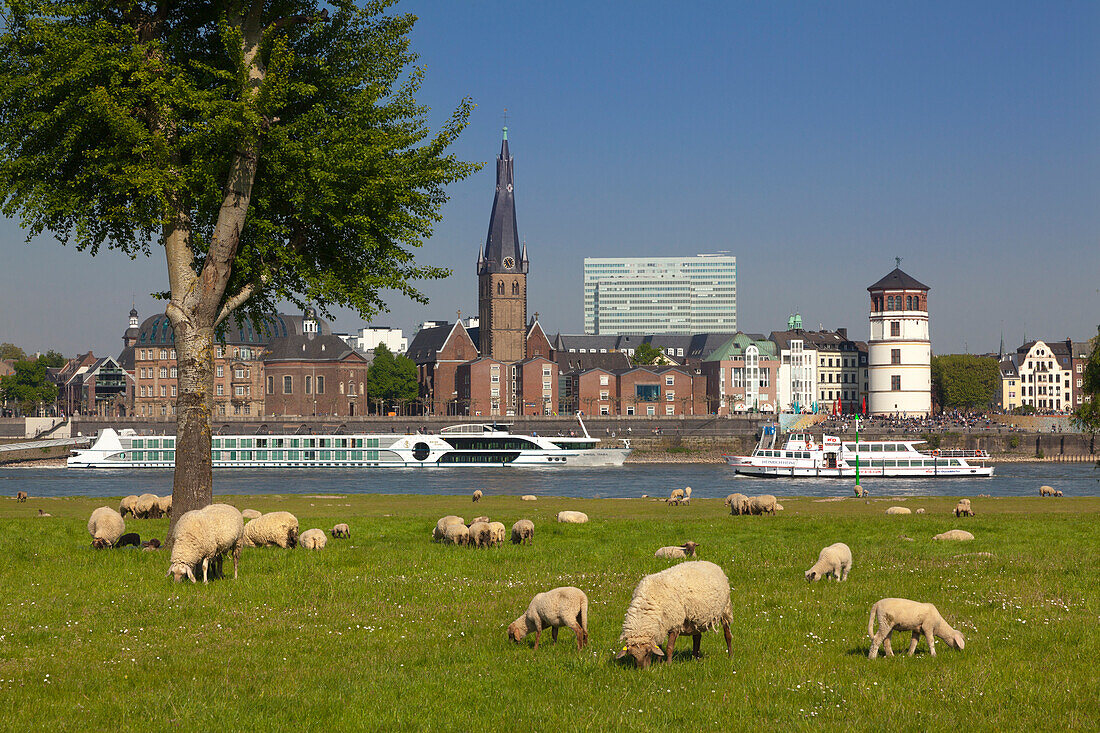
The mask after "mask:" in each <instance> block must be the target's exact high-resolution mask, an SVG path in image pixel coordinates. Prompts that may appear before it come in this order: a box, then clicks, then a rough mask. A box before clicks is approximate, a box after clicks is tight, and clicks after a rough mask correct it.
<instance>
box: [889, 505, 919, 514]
mask: <svg viewBox="0 0 1100 733" xmlns="http://www.w3.org/2000/svg"><path fill="white" fill-rule="evenodd" d="M886 513H887V514H912V513H913V512H912V511H910V509H909V507H907V506H892V507H890V508H889V509H887V510H886Z"/></svg>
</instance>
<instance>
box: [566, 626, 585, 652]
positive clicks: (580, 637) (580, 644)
mask: <svg viewBox="0 0 1100 733" xmlns="http://www.w3.org/2000/svg"><path fill="white" fill-rule="evenodd" d="M569 628H571V629H573V633H574V634H575V635H576V637H577V651H580V650H581V649H583V648H584V629H582V628H581V627H580V624H578V625H576V626H570V627H569Z"/></svg>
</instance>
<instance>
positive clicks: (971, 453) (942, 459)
mask: <svg viewBox="0 0 1100 733" xmlns="http://www.w3.org/2000/svg"><path fill="white" fill-rule="evenodd" d="M775 442H776V435H775V428H774V426H769V427H767V428H765V430H764V434H763V435H762V436H761V438H760V442H759V443H757V446H756V448H755V449H754V450H753V452H752V455H750V456H730V455H726V456H723V458H725V459H726V461H727V462H728V463H729V464H730V465H731V466H733V468H734V469H735V470H736V471H737V473H739V474H745V475H747V476H763V477H776V478H778V477H800V476H803V477H805V476H812V477H821V478H855V476H856V460H857V458H858V460H859V475H860V477H861V478H862V477H878V478H948V477H958V476H969V477H975V476H992V475H993V467H992V466H986V465H985V461H986V460H988V458H989V454H988V453H986V452H985V451H981V450H945V451H940V450H917V448H916V446H917V445H920V444H922V443H924V442H925V441H923V440H870V441H858V442H857V441H842V440H841V439H840V438H838V437H836V436H834V435H823V436H821V440H820V441H816V440H814V437H813V436H812V435H809V434H805V433H792V434H791V435H790V436H789V437H788V439H787V443H786V445H784V446H783V447H782V449H780V448H776V447H775Z"/></svg>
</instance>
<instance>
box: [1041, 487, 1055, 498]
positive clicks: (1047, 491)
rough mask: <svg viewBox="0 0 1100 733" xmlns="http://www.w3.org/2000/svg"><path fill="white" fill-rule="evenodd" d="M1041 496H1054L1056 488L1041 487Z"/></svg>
mask: <svg viewBox="0 0 1100 733" xmlns="http://www.w3.org/2000/svg"><path fill="white" fill-rule="evenodd" d="M1039 496H1054V487H1053V486H1045V485H1044V486H1040V487H1039Z"/></svg>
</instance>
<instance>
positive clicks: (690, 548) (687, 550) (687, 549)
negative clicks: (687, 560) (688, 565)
mask: <svg viewBox="0 0 1100 733" xmlns="http://www.w3.org/2000/svg"><path fill="white" fill-rule="evenodd" d="M698 546H699V543H698V542H691V541H688V542H685V543H684V554H685V555H687V556H688V557H695V548H696V547H698Z"/></svg>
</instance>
